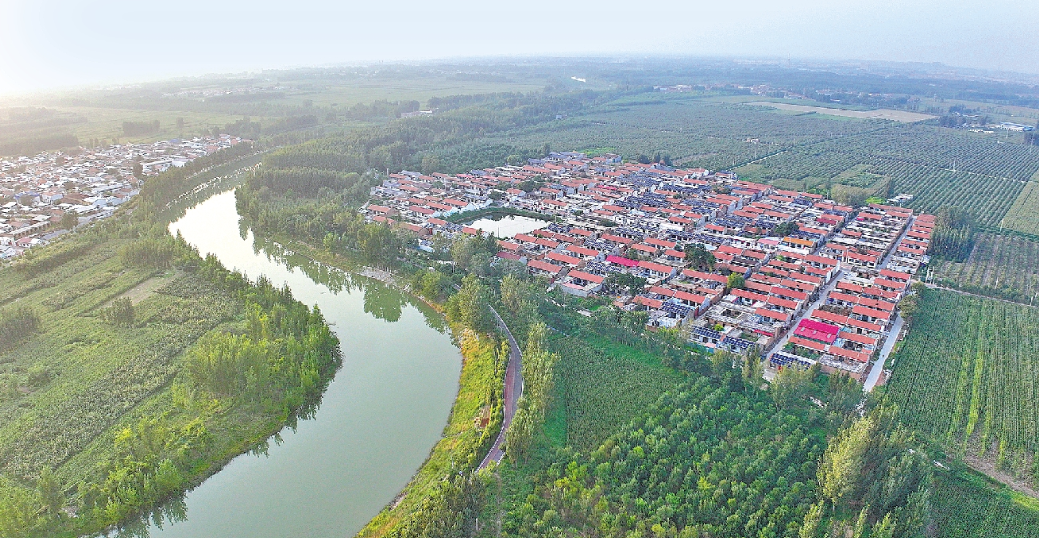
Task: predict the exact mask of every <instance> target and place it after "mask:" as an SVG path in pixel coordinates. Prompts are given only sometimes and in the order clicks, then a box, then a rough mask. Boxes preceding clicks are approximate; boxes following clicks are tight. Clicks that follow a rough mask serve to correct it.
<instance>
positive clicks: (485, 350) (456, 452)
mask: <svg viewBox="0 0 1039 538" xmlns="http://www.w3.org/2000/svg"><path fill="white" fill-rule="evenodd" d="M275 239H276V240H277V241H279V242H281V244H282V245H283V246H284V247H285V248H288V249H289V250H291V251H293V252H294V253H296V254H299V255H302V256H305V257H307V258H309V259H311V260H314V261H317V262H320V263H323V264H326V265H329V266H332V267H336V268H338V269H341V270H343V271H348V272H352V273H355V274H359V275H362V276H365V277H367V278H372V279H374V280H378V281H380V282H383V283H385V284H387V285H389V286H392V287H395V288H397V289H400V290H401V291H404V292H406V293H408V295H409V296H410V297H413V298H415V299H417V300H420V301H422V302H423V303H425V304H427V305H429V306H430V307H431V308H433V309H435V310H437V311H438V312H443V307H442V306H441V305H439V304H436V303H433V302H431V301H429V300H427V299H425V298H423V297H421V296H419V295H417V294H414V293H411V292H410V291H409V290H408V289H407V287H406V286H401V285H400V284H399V281H400V280H401V278H400V276H399V275H395V274H394V273H393V272H391V271H387V270H385V269H378V268H373V267H369V266H364V265H359V264H355V263H353V261H352V260H349V259H346V258H343V257H341V256H338V255H334V254H330V253H329V252H327V251H325V250H323V249H317V248H315V247H313V246H311V245H308V244H305V243H301V242H299V241H295V240H291V239H288V238H284V237H278V238H275ZM450 329H451V332H452V337H453V339H454V340H455V342H456V343H457V344H458V347H459V348H460V349H461V352H462V360H463V362H462V372H461V374H460V376H459V385H458V395H457V397H456V398H455V401H454V403H453V404H452V407H451V414H450V416H449V418H448V422H447V425H446V426H445V427H444V430H443V435H442V436H441V438H440V440H439V441H438V442H437V443H436V445H434V447H433V449H432V450H431V451H430V453H429V456H428V457H427V458H426V460H425V462H423V464H422V466H421V467H420V468H419V469H418V471H417V472H416V473H415V475H414V477H412V479H411V480H410V481H409V482H408V485H407V486H405V488H404V489H403V490H402V491H401V492H400V493H399V494H398V495H397V496H396V498H394V499H393V501H392V502H390V503H389V504H388V505H387V506H386V507H384V508H383V509H382V510H381V511H380V512H379V513H378V514H377V515H376V516H375V517H374V518H372V520H371V521H369V522H368V524H367V525H366V526H365V527H364V529H362V530H361V531H360V532H359V533H358V536H360V537H363V538H376V537H381V536H386V535H387V534H389V533H390V532H392V531H393V530H394V529H397V528H400V527H401V526H406V525H408V524H409V522H410V520H411V519H413V518H416V517H421V510H422V508H423V504H424V502H425V501H426V500H427V499H429V498H432V497H433V496H435V495H437V491H438V489H439V487H440V486H441V484H442V483H443V482H444V481H445V479H447V478H450V477H452V476H453V475H456V474H458V473H467V472H469V471H472V470H475V469H476V468H477V467H478V466H479V465H480V462H481V458H482V457H483V455H484V454H485V453H487V452H488V451H489V450H490V448H491V446H492V444H493V443H494V441H495V439H496V438H497V437H498V435H499V432H500V430H501V425H502V421H503V417H504V410H503V405H502V399H503V393H502V391H503V386H504V385H503V378H504V376H505V370H506V367H507V364H508V360H509V348H508V347H507V344H505V345H503V344H504V342H503V341H501V340H500V339H499V338H498V337H497V335H478V334H476V333H473V332H472V331H470V330H467V329H464V328H462V327H461V326H459V325H457V324H452V325H451V327H450Z"/></svg>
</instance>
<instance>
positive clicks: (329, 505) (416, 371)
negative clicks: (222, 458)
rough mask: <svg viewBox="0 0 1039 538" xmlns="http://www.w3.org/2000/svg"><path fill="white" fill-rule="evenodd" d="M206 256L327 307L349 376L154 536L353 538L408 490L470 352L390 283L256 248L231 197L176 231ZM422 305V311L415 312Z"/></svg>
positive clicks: (181, 505) (207, 206)
mask: <svg viewBox="0 0 1039 538" xmlns="http://www.w3.org/2000/svg"><path fill="white" fill-rule="evenodd" d="M170 230H171V232H172V233H178V232H179V233H181V234H182V235H183V236H184V238H185V239H186V240H187V241H188V242H189V243H191V244H192V245H194V246H195V247H197V248H198V249H199V252H200V253H201V254H202V255H203V256H205V255H206V254H209V253H212V254H214V255H216V257H217V258H219V259H220V261H221V262H222V263H223V264H224V265H225V266H227V267H228V268H234V269H238V270H240V271H243V272H245V273H246V274H247V275H248V276H249V277H250V278H255V277H257V276H259V275H261V274H262V275H266V276H267V278H269V279H270V280H271V281H272V282H273V283H275V284H281V283H287V284H288V285H289V287H290V288H292V292H293V294H294V295H295V297H296V298H297V299H299V300H300V301H303V302H304V303H307V304H310V305H318V306H319V307H320V308H321V311H322V313H324V315H325V319H326V320H328V322H329V324H330V325H331V326H332V329H333V330H334V331H335V333H336V335H337V336H338V337H339V340H340V341H341V343H342V350H343V368H342V369H341V370H340V371H339V373H338V374H337V375H336V378H335V380H334V381H333V382H332V383H331V384H330V385H329V387H328V390H327V391H326V393H325V395H324V397H323V399H322V401H321V406H320V409H319V410H318V412H317V413H316V416H315V417H314V418H313V419H311V420H302V421H300V422H299V424H298V426H297V427H296V428H295V430H292V429H290V428H286V429H285V430H284V431H282V432H281V434H280V438H281V440H280V442H279V443H275V442H271V443H270V447H269V449H268V451H267V454H266V455H253V454H244V455H242V456H239V457H238V458H236V459H234V460H233V461H232V462H230V463H229V464H228V465H227V466H226V467H225V468H224V469H223V470H221V471H220V472H219V473H217V474H216V475H214V476H212V477H210V478H209V479H208V480H206V481H205V482H204V483H202V485H200V486H199V487H197V488H195V489H194V490H192V491H190V492H188V493H187V495H186V496H185V497H184V499H183V500H182V502H178V503H177V504H178V506H177V509H176V510H173V512H177V513H179V517H178V519H180V518H181V517H183V520H181V521H177V522H175V523H172V524H171V523H169V522H166V523H165V524H164V525H161V526H160V525H156V524H155V523H154V522H150V523H146V524H143V523H142V524H140V525H139V526H137V529H136V530H130V531H128V532H127V533H128V534H135V535H140V534H144V532H142V531H144V530H147V534H148V535H150V536H151V537H153V538H181V537H193V538H194V537H207V538H238V537H241V538H246V537H248V538H264V537H271V538H275V537H277V538H286V537H296V536H307V537H314V538H322V537H333V536H334V537H338V538H341V537H347V536H352V535H353V534H355V533H356V532H357V531H359V530H360V529H361V528H362V527H363V526H364V525H365V523H367V522H368V521H369V520H370V519H371V518H372V517H373V516H375V515H376V514H377V513H378V512H379V510H380V509H381V508H382V507H383V506H385V505H386V504H387V503H389V502H391V501H392V500H393V499H394V497H395V496H396V495H397V494H398V493H399V492H400V491H401V490H402V489H403V488H404V486H405V485H406V484H407V482H408V480H409V479H410V478H411V476H412V475H413V474H414V473H415V471H416V470H417V469H418V468H419V466H420V465H421V464H422V462H423V461H424V460H425V458H426V456H427V455H428V454H429V451H430V449H431V448H432V447H433V445H434V444H435V443H436V442H437V440H438V439H439V438H440V435H441V433H442V430H443V428H444V426H445V425H446V424H447V419H448V414H449V412H450V408H451V404H452V403H453V402H454V399H455V396H456V394H457V391H458V376H459V373H460V371H461V355H460V353H459V350H458V349H457V348H456V347H455V346H454V345H453V344H452V342H451V338H450V335H449V334H448V333H446V332H445V331H444V328H443V326H442V325H441V319H440V317H439V316H438V315H437V314H436V313H435V312H432V311H431V310H429V309H428V307H426V306H425V305H423V304H421V303H417V302H413V301H411V300H410V299H409V298H408V297H406V296H404V295H402V294H401V293H399V292H397V291H396V290H393V289H392V288H388V287H387V286H385V285H383V284H382V283H380V282H377V281H374V280H370V279H366V278H364V277H358V276H355V275H351V274H349V273H343V272H341V271H338V270H336V269H333V268H329V267H327V266H322V265H320V264H316V263H314V262H312V261H310V260H307V259H305V258H302V257H301V256H296V255H293V254H292V253H286V252H284V251H282V250H279V248H278V247H277V246H276V245H270V244H268V245H265V246H264V248H260V247H261V245H256V244H254V238H253V235H252V233H251V232H250V231H248V230H245V229H240V227H239V217H238V214H237V212H236V210H235V205H234V193H233V192H232V191H229V192H224V193H221V194H217V195H215V196H213V197H211V198H209V199H208V200H206V201H205V202H202V203H201V204H199V205H197V206H195V207H194V208H191V209H189V210H188V211H187V213H186V214H185V215H184V217H182V218H181V219H180V220H178V221H176V222H174V223H172V224H171V225H170ZM416 303H417V304H416Z"/></svg>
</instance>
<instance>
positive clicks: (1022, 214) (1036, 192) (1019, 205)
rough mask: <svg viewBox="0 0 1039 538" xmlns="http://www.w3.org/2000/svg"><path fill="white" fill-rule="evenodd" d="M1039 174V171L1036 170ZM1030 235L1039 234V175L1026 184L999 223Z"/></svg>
mask: <svg viewBox="0 0 1039 538" xmlns="http://www.w3.org/2000/svg"><path fill="white" fill-rule="evenodd" d="M1036 176H1039V172H1036ZM999 225H1000V226H1001V227H1005V228H1008V229H1010V230H1014V231H1017V232H1021V233H1024V234H1028V235H1034V236H1039V177H1033V178H1032V181H1029V182H1028V183H1027V184H1025V187H1024V188H1023V189H1021V194H1019V195H1017V198H1016V199H1015V200H1014V204H1013V205H1012V206H1010V210H1009V211H1008V212H1007V215H1006V217H1005V218H1004V219H1003V220H1002V221H1001V222H1000V224H999Z"/></svg>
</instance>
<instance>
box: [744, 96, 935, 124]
mask: <svg viewBox="0 0 1039 538" xmlns="http://www.w3.org/2000/svg"><path fill="white" fill-rule="evenodd" d="M747 104H748V105H752V106H765V107H772V108H776V109H779V110H786V111H791V112H801V113H815V114H825V115H827V116H841V117H845V118H856V119H860V120H893V121H898V122H903V123H912V122H917V121H924V120H929V119H932V118H934V116H931V115H928V114H920V113H918V112H908V111H905V110H891V109H886V108H882V109H879V110H847V109H843V108H830V107H821V106H808V105H792V104H789V103H772V102H768V101H754V102H750V103H747Z"/></svg>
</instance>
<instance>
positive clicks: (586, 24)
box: [0, 0, 1039, 97]
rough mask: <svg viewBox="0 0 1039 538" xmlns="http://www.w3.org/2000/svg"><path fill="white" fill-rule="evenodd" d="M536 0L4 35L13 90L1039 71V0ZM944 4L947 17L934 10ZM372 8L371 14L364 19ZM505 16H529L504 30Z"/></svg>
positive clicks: (75, 20) (327, 9)
mask: <svg viewBox="0 0 1039 538" xmlns="http://www.w3.org/2000/svg"><path fill="white" fill-rule="evenodd" d="M523 7H524V9H523V10H522V11H520V10H518V9H517V8H518V6H513V5H495V6H485V5H482V4H479V3H475V2H469V1H461V2H453V3H452V4H451V5H450V6H446V7H445V6H425V5H418V4H414V3H412V2H409V1H406V0H397V1H395V2H393V3H392V4H389V5H386V4H383V5H380V6H379V7H371V6H350V5H333V4H326V3H324V2H320V1H309V2H303V3H301V4H294V6H293V8H294V9H292V10H291V11H290V10H286V9H283V8H281V7H280V6H279V4H278V3H275V2H270V1H264V2H260V3H249V4H246V3H243V2H234V3H227V4H221V5H219V6H212V5H206V4H202V3H200V2H191V3H188V4H185V5H180V6H178V7H177V9H171V8H169V7H167V6H162V5H159V6H151V5H139V4H136V3H133V2H128V1H126V0H117V1H112V2H107V3H106V4H105V5H103V6H98V5H96V4H95V5H80V4H79V3H76V2H72V1H71V0H50V1H43V2H38V3H29V2H26V1H24V0H14V1H11V2H7V3H4V4H3V5H0V15H2V16H3V18H4V19H5V20H7V21H10V22H11V24H10V27H11V28H12V29H13V30H12V31H10V32H8V33H5V34H3V35H0V50H2V51H5V52H2V53H0V73H3V74H4V75H5V76H3V77H0V95H2V96H4V97H15V96H27V95H31V94H35V93H42V92H53V91H63V90H70V89H86V88H97V87H105V86H122V85H130V84H145V83H149V82H157V81H162V80H169V79H176V78H197V77H204V76H212V75H221V74H223V75H227V74H240V73H258V72H263V71H271V70H288V69H298V68H329V67H344V66H371V65H376V64H379V63H389V64H406V63H431V62H432V63H437V62H439V63H447V62H451V61H486V60H493V59H505V60H521V59H528V58H546V57H550V58H588V57H592V56H596V57H602V58H617V57H629V58H630V57H640V56H649V57H672V58H674V57H678V58H690V59H709V58H729V59H748V60H767V59H772V60H775V61H792V62H838V63H844V62H847V63H888V62H890V63H902V64H926V65H934V64H941V65H942V66H946V67H948V68H951V69H959V70H963V69H967V70H981V71H985V72H990V73H1015V74H1020V75H1037V74H1039V54H1037V52H1039V48H1037V47H1036V46H1034V45H1033V46H1028V45H1027V43H1028V42H1029V41H1028V40H1027V38H1026V36H1027V35H1028V32H1029V29H1030V28H1034V27H1035V26H1036V24H1039V7H1036V6H1034V5H1032V4H1030V3H1027V2H1021V1H1005V2H1000V3H998V4H996V5H993V6H987V8H986V9H985V10H984V11H983V12H980V13H979V12H978V11H980V10H978V9H976V8H975V7H973V6H969V5H966V3H954V4H945V3H941V2H936V1H930V0H929V1H927V2H923V3H919V4H915V5H912V6H904V5H901V4H899V3H897V2H893V1H886V0H885V1H884V2H882V5H876V4H874V5H871V6H868V7H863V6H842V7H839V8H833V7H832V6H829V5H828V4H824V3H822V2H821V1H817V0H797V1H795V2H791V3H787V4H784V5H772V4H770V3H765V2H760V1H758V0H745V1H742V2H739V3H736V4H729V5H726V6H716V5H685V4H683V5H671V4H670V3H668V2H653V3H650V4H647V5H645V6H641V7H640V9H639V11H641V12H644V13H646V17H647V18H646V19H645V21H644V24H645V26H644V27H642V28H637V31H633V32H631V31H626V30H625V29H624V27H623V26H621V25H620V21H622V20H628V19H625V18H622V17H623V14H624V13H626V12H628V11H630V8H629V7H628V6H624V5H622V4H619V3H616V2H612V3H606V4H601V3H596V4H593V3H591V2H587V1H585V0H581V1H579V2H573V3H571V4H570V5H569V6H567V7H569V8H570V9H569V10H567V9H562V10H561V9H559V8H558V6H556V5H554V4H549V3H548V2H536V3H535V4H534V5H532V6H531V5H524V6H523ZM936 10H938V11H940V12H941V13H942V14H943V17H934V16H933V14H934V13H935V12H936ZM390 13H392V14H393V15H392V16H391V17H392V18H390V19H386V18H385V17H386V16H387V15H388V14H390ZM557 13H558V14H559V15H556V14H557ZM574 13H577V16H576V17H575V16H574ZM657 13H663V14H665V15H666V16H667V17H668V19H669V20H677V21H693V22H692V24H681V23H680V24H677V25H675V28H676V31H675V32H670V33H668V32H653V33H650V32H648V30H650V29H651V27H653V26H655V25H657V24H659V23H657V22H656V20H657V19H656V18H655V17H654V15H655V14H657ZM358 19H362V20H364V21H365V23H364V24H361V25H358V24H357V23H356V21H357V20H358ZM556 19H559V20H556ZM370 20H378V21H386V20H388V21H389V23H390V24H367V21H370ZM156 21H162V26H161V27H158V26H157V25H156V24H155V23H156ZM503 21H504V22H503ZM503 24H505V25H512V26H516V27H517V28H522V29H523V31H522V32H516V33H514V34H513V33H509V32H502V31H501V30H500V27H501V26H502V25H503ZM571 28H572V29H576V31H570V29H571ZM482 29H487V32H486V33H485V32H484V31H483V30H482ZM649 35H652V36H653V37H652V38H648V37H647V36H649ZM1022 45H1024V46H1022ZM477 49H478V50H479V54H476V55H474V54H473V52H474V50H477ZM84 51H85V52H84Z"/></svg>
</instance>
